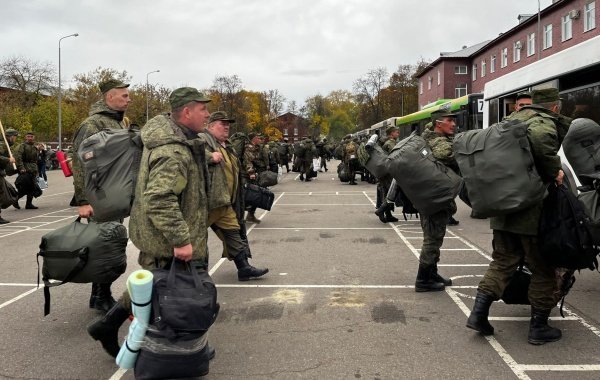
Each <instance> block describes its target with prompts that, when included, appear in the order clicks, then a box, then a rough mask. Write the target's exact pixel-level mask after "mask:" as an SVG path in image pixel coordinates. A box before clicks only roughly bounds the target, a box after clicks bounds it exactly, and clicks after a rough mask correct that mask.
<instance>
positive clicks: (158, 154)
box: [88, 87, 214, 357]
mask: <svg viewBox="0 0 600 380" xmlns="http://www.w3.org/2000/svg"><path fill="white" fill-rule="evenodd" d="M208 102H210V99H209V98H207V97H205V96H204V95H203V94H202V93H200V92H199V91H198V90H197V89H195V88H191V87H183V88H178V89H176V90H174V91H173V92H172V93H171V95H170V96H169V103H170V104H171V115H168V114H163V115H159V116H156V117H154V118H152V119H151V120H150V121H149V122H148V123H147V124H146V125H145V126H144V128H142V133H141V136H142V141H143V143H144V150H143V152H142V159H141V165H140V172H139V176H138V182H137V185H136V189H135V200H134V202H133V207H132V209H131V219H130V223H129V227H130V238H131V241H132V242H133V244H135V246H136V247H137V248H138V249H139V250H140V254H139V257H138V263H139V264H140V265H141V266H142V268H144V269H148V270H152V269H156V268H157V266H158V267H161V268H164V267H167V266H168V265H170V263H171V262H172V261H173V258H177V259H179V260H182V261H186V262H190V263H191V265H192V266H193V267H194V268H195V269H196V270H198V271H204V270H206V269H207V267H208V251H207V239H208V230H207V227H208V226H207V216H208V211H207V206H208V205H207V195H206V191H205V186H206V181H205V178H206V177H205V175H206V173H205V172H204V166H205V162H204V142H203V141H201V140H200V139H198V135H197V134H198V133H200V132H202V131H203V129H204V125H205V124H206V121H207V120H208V117H209V115H210V114H209V112H208V110H207V108H206V104H207V103H208ZM130 313H131V299H130V297H129V293H127V292H125V293H123V296H122V297H121V299H119V301H118V302H117V303H116V304H115V306H114V307H113V308H112V309H110V310H109V311H108V313H106V315H105V316H104V317H103V318H102V319H101V320H99V321H97V322H95V323H93V324H92V325H90V326H89V327H88V333H89V334H90V335H91V336H92V338H94V339H95V340H99V341H100V343H102V347H103V348H104V350H106V352H107V353H108V354H110V355H111V356H113V357H116V356H117V354H118V353H119V341H118V333H119V327H120V326H121V325H122V324H123V322H125V320H126V319H127V318H128V317H129V314H130ZM210 351H211V352H210V354H209V355H210V357H213V356H214V350H210Z"/></svg>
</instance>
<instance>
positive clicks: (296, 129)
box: [294, 128, 298, 136]
mask: <svg viewBox="0 0 600 380" xmlns="http://www.w3.org/2000/svg"><path fill="white" fill-rule="evenodd" d="M294 136H298V128H294Z"/></svg>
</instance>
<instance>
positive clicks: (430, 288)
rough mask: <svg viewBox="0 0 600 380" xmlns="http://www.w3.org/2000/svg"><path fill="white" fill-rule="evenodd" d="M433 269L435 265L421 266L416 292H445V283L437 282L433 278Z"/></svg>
mask: <svg viewBox="0 0 600 380" xmlns="http://www.w3.org/2000/svg"><path fill="white" fill-rule="evenodd" d="M433 267H434V266H433V265H428V266H425V265H424V264H419V271H418V272H417V280H416V281H415V292H435V291H440V290H444V288H445V286H444V283H443V282H437V281H435V280H434V279H433V278H432V277H431V272H432V271H433Z"/></svg>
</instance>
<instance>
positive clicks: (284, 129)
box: [283, 128, 288, 136]
mask: <svg viewBox="0 0 600 380" xmlns="http://www.w3.org/2000/svg"><path fill="white" fill-rule="evenodd" d="M283 135H284V136H287V135H288V129H287V128H283Z"/></svg>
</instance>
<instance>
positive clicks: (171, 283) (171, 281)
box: [167, 257, 200, 289]
mask: <svg viewBox="0 0 600 380" xmlns="http://www.w3.org/2000/svg"><path fill="white" fill-rule="evenodd" d="M178 265H179V268H180V270H181V271H189V272H190V273H191V274H192V279H193V280H194V287H195V288H196V289H198V288H200V277H199V276H198V272H197V271H196V270H195V268H193V267H192V266H191V265H190V263H189V262H186V261H183V260H179V259H178V258H176V257H173V261H172V262H171V268H169V275H168V276H167V287H169V288H176V286H175V271H176V270H177V269H175V267H177V266H178Z"/></svg>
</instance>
